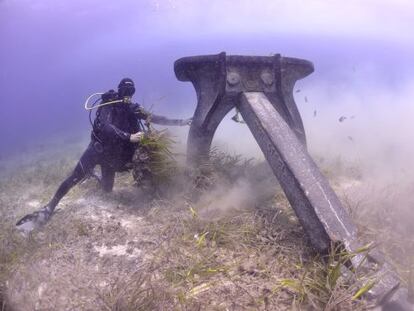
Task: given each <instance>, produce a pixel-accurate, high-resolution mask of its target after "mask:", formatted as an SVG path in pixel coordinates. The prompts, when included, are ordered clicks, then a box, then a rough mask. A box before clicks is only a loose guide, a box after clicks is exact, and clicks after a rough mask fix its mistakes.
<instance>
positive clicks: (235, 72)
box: [174, 52, 411, 310]
mask: <svg viewBox="0 0 414 311" xmlns="http://www.w3.org/2000/svg"><path fill="white" fill-rule="evenodd" d="M174 70H175V74H176V76H177V78H178V79H179V80H180V81H191V82H192V83H193V85H194V88H195V90H196V93H197V101H198V103H197V108H196V110H195V113H194V117H193V122H192V124H191V128H190V132H189V137H188V147H187V148H188V149H187V159H188V162H189V164H191V165H197V164H199V163H201V162H202V161H204V160H205V159H207V158H208V156H209V151H210V147H211V143H212V140H213V136H214V133H215V131H216V129H217V127H218V125H219V124H220V122H221V121H222V120H223V118H224V117H225V115H226V114H227V113H228V112H229V111H230V110H232V109H233V108H235V107H236V108H237V109H238V110H239V111H240V113H241V115H242V117H243V119H244V120H245V122H246V123H247V125H248V127H249V129H250V130H251V132H252V133H253V136H254V137H255V139H256V141H257V143H258V144H259V146H260V148H261V150H262V152H263V153H264V155H265V158H266V160H267V161H268V162H269V164H270V167H271V168H272V170H273V173H274V174H275V176H276V177H277V179H278V181H279V183H280V185H281V187H282V189H283V191H284V192H285V194H286V197H287V199H288V200H289V202H290V204H291V206H292V207H293V209H294V210H295V213H296V215H297V216H298V218H299V221H300V223H301V225H302V226H303V228H304V230H305V231H306V233H307V234H308V236H309V238H310V241H311V243H312V245H313V246H314V247H315V248H316V249H317V250H318V251H319V252H321V253H327V252H328V250H329V248H330V246H331V243H332V242H333V243H335V244H340V245H342V246H343V247H344V248H345V249H346V250H347V251H349V252H354V251H356V250H357V249H358V248H359V247H361V245H360V243H359V242H358V241H357V230H356V227H355V225H354V224H353V223H352V221H351V219H350V217H349V215H348V214H347V212H346V211H345V209H344V208H343V206H342V204H341V202H340V201H339V199H338V197H337V196H336V194H335V192H334V191H333V190H332V188H331V187H330V185H329V183H328V181H327V180H326V178H325V177H324V176H323V175H322V173H321V172H320V170H319V169H318V167H317V166H316V164H315V162H314V161H313V160H312V158H311V157H310V155H309V154H308V152H307V149H306V137H305V131H304V128H303V123H302V119H301V116H300V114H299V111H298V108H297V106H296V104H295V101H294V98H293V88H294V85H295V83H296V81H297V80H299V79H302V78H304V77H306V76H307V75H309V74H311V73H312V72H313V70H314V68H313V64H312V63H311V62H309V61H306V60H302V59H296V58H290V57H282V56H280V55H274V56H268V57H266V56H231V55H228V56H227V55H226V54H225V53H224V52H223V53H220V54H217V55H207V56H194V57H184V58H181V59H178V60H177V61H176V62H175V64H174ZM361 260H362V258H360V257H358V256H356V257H355V259H354V262H353V264H358V263H359V261H361ZM366 265H370V266H375V267H376V271H377V275H378V276H379V277H378V282H377V283H376V285H375V286H374V287H373V288H372V289H371V290H370V292H369V294H370V295H371V296H372V297H373V298H375V299H378V302H379V303H388V304H393V303H397V304H399V305H400V306H404V308H405V309H403V310H411V307H410V305H409V304H408V302H407V299H406V297H407V291H406V290H405V289H404V288H400V287H399V283H400V281H399V278H398V276H397V275H396V274H395V273H394V272H393V271H392V270H391V269H390V268H389V266H388V265H387V264H386V263H385V262H384V261H383V260H382V256H381V255H380V254H377V253H375V252H372V253H371V254H369V256H368V261H367V263H366ZM390 310H393V309H390Z"/></svg>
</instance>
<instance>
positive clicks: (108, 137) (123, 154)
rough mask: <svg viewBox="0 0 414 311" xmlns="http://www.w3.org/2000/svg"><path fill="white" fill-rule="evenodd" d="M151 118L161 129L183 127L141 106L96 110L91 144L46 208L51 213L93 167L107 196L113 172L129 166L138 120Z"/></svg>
mask: <svg viewBox="0 0 414 311" xmlns="http://www.w3.org/2000/svg"><path fill="white" fill-rule="evenodd" d="M148 118H151V122H152V123H155V124H161V125H183V121H182V120H171V119H167V118H165V117H162V116H157V115H152V114H149V113H148V112H146V111H145V110H144V109H143V108H142V107H141V106H140V105H138V104H133V103H116V104H111V105H107V106H103V107H101V108H99V110H98V111H97V113H96V118H95V121H94V126H93V131H92V134H91V142H90V143H89V146H88V148H87V149H86V150H85V152H84V153H83V155H82V156H81V158H80V160H79V162H78V164H77V165H76V167H75V169H74V171H73V172H72V174H71V175H70V176H69V177H68V178H66V180H65V181H64V182H63V183H62V184H61V185H60V186H59V188H58V190H57V191H56V194H55V195H54V197H53V198H52V200H51V201H50V202H49V204H48V205H47V207H48V210H49V211H50V212H52V211H53V210H54V208H55V207H56V205H57V204H58V203H59V201H60V200H61V199H62V198H63V196H65V195H66V193H67V192H68V191H69V190H70V189H71V188H72V187H73V186H75V185H76V184H77V183H79V182H80V181H82V180H83V179H84V178H86V177H89V176H91V174H92V173H93V169H94V168H95V166H96V165H100V166H101V172H102V177H101V185H102V188H103V190H104V191H106V192H109V191H111V190H112V188H113V185H114V178H115V172H120V171H123V170H125V169H126V167H125V166H126V164H127V163H129V162H131V160H132V156H133V155H134V152H135V149H136V144H133V143H131V142H130V136H131V134H132V133H136V132H139V131H142V130H143V129H142V128H141V126H140V120H147V119H148Z"/></svg>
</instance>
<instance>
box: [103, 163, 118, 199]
mask: <svg viewBox="0 0 414 311" xmlns="http://www.w3.org/2000/svg"><path fill="white" fill-rule="evenodd" d="M101 172H102V179H101V185H102V190H103V191H105V192H111V191H112V189H113V187H114V181H115V170H114V169H113V168H112V167H110V166H109V165H105V164H104V165H101Z"/></svg>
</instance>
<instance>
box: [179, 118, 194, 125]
mask: <svg viewBox="0 0 414 311" xmlns="http://www.w3.org/2000/svg"><path fill="white" fill-rule="evenodd" d="M192 122H193V118H188V119H184V120H181V122H180V126H186V125H191V123H192Z"/></svg>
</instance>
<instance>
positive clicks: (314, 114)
mask: <svg viewBox="0 0 414 311" xmlns="http://www.w3.org/2000/svg"><path fill="white" fill-rule="evenodd" d="M316 113H317V111H316V109H315V110H314V111H313V117H314V118H315V117H316Z"/></svg>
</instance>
